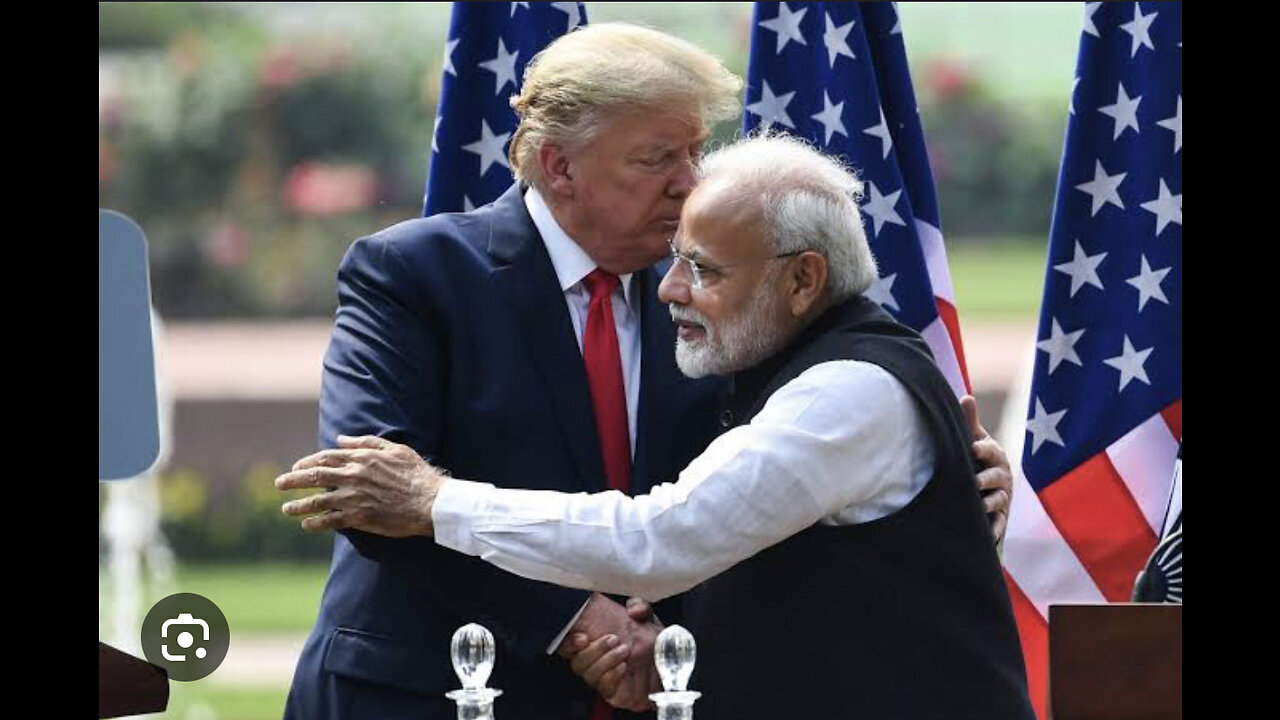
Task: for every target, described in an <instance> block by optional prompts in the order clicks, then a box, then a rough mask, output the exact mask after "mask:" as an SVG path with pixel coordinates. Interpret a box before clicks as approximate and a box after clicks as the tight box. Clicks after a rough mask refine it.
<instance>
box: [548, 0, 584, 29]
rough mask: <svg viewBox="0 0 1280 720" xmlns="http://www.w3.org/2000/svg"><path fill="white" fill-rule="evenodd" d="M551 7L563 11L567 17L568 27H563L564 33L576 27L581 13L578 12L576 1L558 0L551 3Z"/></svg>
mask: <svg viewBox="0 0 1280 720" xmlns="http://www.w3.org/2000/svg"><path fill="white" fill-rule="evenodd" d="M551 7H553V8H555V9H556V10H559V11H560V12H562V13H564V14H565V15H567V16H568V18H569V27H567V28H565V30H564V33H565V35H568V34H569V33H571V32H573V29H574V28H576V27H578V25H579V24H580V23H581V21H582V14H581V13H579V12H578V3H576V2H558V3H551Z"/></svg>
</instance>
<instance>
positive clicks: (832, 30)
mask: <svg viewBox="0 0 1280 720" xmlns="http://www.w3.org/2000/svg"><path fill="white" fill-rule="evenodd" d="M826 17H827V30H826V32H824V33H823V34H822V42H823V44H825V45H826V46H827V61H828V62H829V63H831V67H832V69H835V66H836V58H837V57H839V56H841V55H843V56H845V57H847V58H849V59H850V60H856V59H857V57H856V56H855V55H854V54H853V50H852V49H850V48H849V31H850V30H852V29H853V26H854V23H856V22H857V21H856V20H850V21H849V22H848V23H846V24H844V25H841V26H840V27H836V24H835V21H833V20H832V19H831V16H830V15H827V16H826Z"/></svg>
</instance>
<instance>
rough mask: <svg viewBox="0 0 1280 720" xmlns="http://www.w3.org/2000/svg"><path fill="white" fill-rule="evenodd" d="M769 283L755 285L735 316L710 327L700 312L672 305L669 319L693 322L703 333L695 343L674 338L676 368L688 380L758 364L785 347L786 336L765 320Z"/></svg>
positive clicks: (782, 330) (731, 371)
mask: <svg viewBox="0 0 1280 720" xmlns="http://www.w3.org/2000/svg"><path fill="white" fill-rule="evenodd" d="M772 285H773V284H772V283H771V282H768V281H766V282H762V283H761V284H759V285H757V286H756V289H755V290H754V291H753V292H752V294H751V297H750V298H748V299H747V302H746V305H745V306H744V307H743V308H742V312H740V313H739V314H738V316H737V317H734V318H730V319H728V320H725V321H723V322H721V326H720V328H719V329H716V328H714V327H712V325H711V324H710V323H708V322H707V319H706V318H705V317H704V316H703V315H702V313H700V312H698V311H697V310H694V309H693V308H690V307H685V306H680V305H672V306H671V319H672V320H684V321H687V322H694V323H697V324H698V325H700V326H702V328H703V330H704V331H705V334H704V335H703V336H702V337H701V338H700V339H698V340H692V341H690V340H684V339H683V338H680V337H678V336H677V337H676V366H677V367H679V368H680V372H682V373H684V375H685V376H687V377H690V378H700V377H706V376H708V375H728V374H730V373H734V372H738V371H739V370H745V369H747V368H749V367H754V366H755V365H758V364H760V363H761V362H763V361H765V360H766V359H768V358H769V357H771V356H773V355H774V354H775V353H777V352H778V351H779V350H781V349H782V348H783V347H785V346H786V344H787V340H788V339H789V333H788V332H787V331H786V330H784V329H782V328H778V327H774V326H771V325H770V324H769V323H768V322H766V321H765V317H766V311H767V310H768V309H769V302H770V300H771V298H770V293H769V290H770V289H771V288H772Z"/></svg>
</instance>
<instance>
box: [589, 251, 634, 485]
mask: <svg viewBox="0 0 1280 720" xmlns="http://www.w3.org/2000/svg"><path fill="white" fill-rule="evenodd" d="M582 282H583V283H585V284H586V286H587V289H588V290H589V291H590V292H591V309H590V310H589V311H588V312H587V328H586V331H585V332H584V333H583V338H582V356H583V360H584V361H585V362H586V365H587V385H588V386H590V388H591V406H592V408H594V409H595V412H596V435H597V436H599V439H600V457H601V459H602V460H604V477H605V482H606V483H607V484H608V486H609V489H610V490H620V491H622V492H624V493H626V492H629V491H630V490H631V433H630V432H629V431H628V430H627V393H626V390H625V389H624V387H623V384H622V356H621V354H620V353H619V352H618V330H617V328H616V326H615V325H614V323H613V301H612V297H613V290H614V288H616V287H618V276H617V275H610V274H609V273H607V272H605V271H603V270H600V269H596V270H592V271H591V274H589V275H587V276H586V277H585V278H584V279H583V281H582Z"/></svg>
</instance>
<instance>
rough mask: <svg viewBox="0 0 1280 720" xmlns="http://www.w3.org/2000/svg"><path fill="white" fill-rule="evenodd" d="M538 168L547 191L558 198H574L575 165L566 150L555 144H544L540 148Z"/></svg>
mask: <svg viewBox="0 0 1280 720" xmlns="http://www.w3.org/2000/svg"><path fill="white" fill-rule="evenodd" d="M538 168H539V169H540V170H542V179H543V186H544V188H545V190H546V191H547V192H548V193H550V194H551V195H554V196H556V197H558V198H563V199H566V200H567V199H570V198H572V197H573V193H574V188H573V164H572V163H571V162H570V160H569V156H568V155H567V154H566V153H565V151H564V148H562V147H561V146H559V145H556V144H555V143H543V144H542V147H540V148H538Z"/></svg>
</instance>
